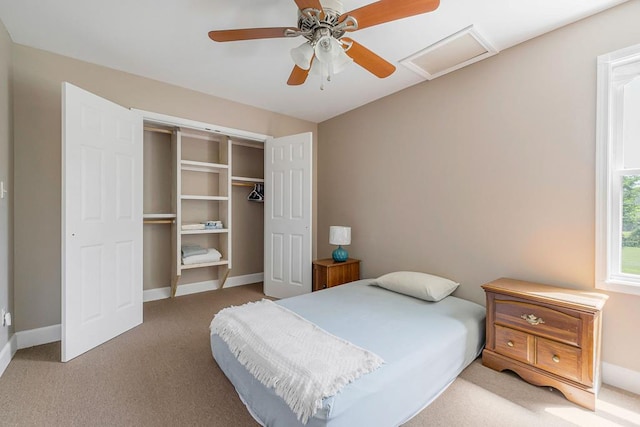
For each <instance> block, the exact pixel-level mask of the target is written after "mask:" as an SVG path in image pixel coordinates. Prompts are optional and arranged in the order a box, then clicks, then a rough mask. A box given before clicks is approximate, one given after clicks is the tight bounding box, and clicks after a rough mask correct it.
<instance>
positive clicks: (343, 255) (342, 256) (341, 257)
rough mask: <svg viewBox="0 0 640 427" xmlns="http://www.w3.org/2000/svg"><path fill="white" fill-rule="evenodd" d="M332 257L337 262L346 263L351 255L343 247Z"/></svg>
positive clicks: (335, 251)
mask: <svg viewBox="0 0 640 427" xmlns="http://www.w3.org/2000/svg"><path fill="white" fill-rule="evenodd" d="M331 256H333V260H334V261H335V262H345V261H346V260H347V259H348V258H349V253H348V252H347V251H346V250H345V249H344V248H343V247H342V246H338V249H336V250H334V251H333V253H332V254H331Z"/></svg>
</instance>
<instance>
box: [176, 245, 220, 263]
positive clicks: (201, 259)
mask: <svg viewBox="0 0 640 427" xmlns="http://www.w3.org/2000/svg"><path fill="white" fill-rule="evenodd" d="M221 258H222V254H221V253H220V252H218V251H217V250H216V249H214V248H209V249H207V253H206V254H201V255H191V256H188V257H182V264H183V265H194V264H205V263H208V262H218V261H220V259H221Z"/></svg>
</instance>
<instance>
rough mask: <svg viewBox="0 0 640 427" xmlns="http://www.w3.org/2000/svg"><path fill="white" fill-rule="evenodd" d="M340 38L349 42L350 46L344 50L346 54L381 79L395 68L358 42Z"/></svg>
mask: <svg viewBox="0 0 640 427" xmlns="http://www.w3.org/2000/svg"><path fill="white" fill-rule="evenodd" d="M342 40H344V41H345V42H347V43H351V47H350V48H349V49H348V50H346V51H345V52H346V54H347V55H349V56H350V57H351V58H353V61H354V62H355V63H356V64H358V65H359V66H361V67H362V68H364V69H365V70H367V71H369V72H370V73H372V74H374V75H376V76H377V77H380V78H381V79H383V78H385V77H389V76H390V75H391V74H393V72H394V71H395V70H396V67H395V66H394V65H393V64H391V63H390V62H388V61H387V60H385V59H383V58H381V57H379V56H378V55H376V54H375V53H373V52H371V51H370V50H369V49H367V48H366V47H364V46H362V45H361V44H359V43H358V42H355V41H353V40H351V39H350V38H346V37H343V38H342Z"/></svg>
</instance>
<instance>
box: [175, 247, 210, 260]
mask: <svg viewBox="0 0 640 427" xmlns="http://www.w3.org/2000/svg"><path fill="white" fill-rule="evenodd" d="M180 251H181V252H182V258H187V257H190V256H194V255H203V254H206V253H207V250H206V249H205V248H203V247H202V246H200V245H182V247H181V248H180Z"/></svg>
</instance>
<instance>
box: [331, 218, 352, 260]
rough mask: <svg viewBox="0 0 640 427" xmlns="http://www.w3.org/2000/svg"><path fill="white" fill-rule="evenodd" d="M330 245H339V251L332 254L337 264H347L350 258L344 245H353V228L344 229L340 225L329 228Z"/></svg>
mask: <svg viewBox="0 0 640 427" xmlns="http://www.w3.org/2000/svg"><path fill="white" fill-rule="evenodd" d="M329 243H330V244H332V245H338V249H336V250H334V251H333V253H332V254H331V255H332V256H333V260H334V261H335V262H345V261H346V260H347V258H349V254H348V253H347V251H346V250H345V249H344V248H343V247H342V245H345V246H346V245H350V244H351V227H343V226H340V225H332V226H331V227H329Z"/></svg>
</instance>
